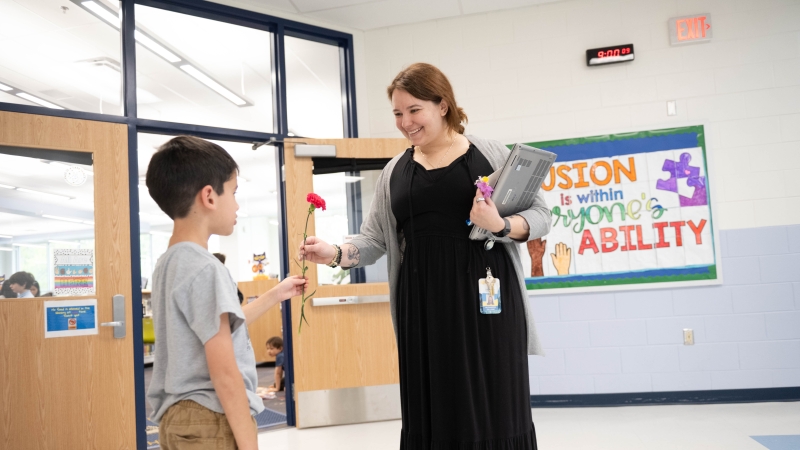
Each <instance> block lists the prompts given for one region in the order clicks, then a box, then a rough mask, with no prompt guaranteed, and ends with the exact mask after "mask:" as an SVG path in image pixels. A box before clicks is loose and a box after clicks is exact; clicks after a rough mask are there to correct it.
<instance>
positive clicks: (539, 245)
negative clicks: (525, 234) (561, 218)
mask: <svg viewBox="0 0 800 450" xmlns="http://www.w3.org/2000/svg"><path fill="white" fill-rule="evenodd" d="M546 245H547V241H545V240H544V239H542V238H539V239H534V240H532V241H528V254H529V255H531V277H534V278H535V277H543V276H544V260H543V257H544V251H545V246H546Z"/></svg>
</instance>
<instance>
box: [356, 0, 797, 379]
mask: <svg viewBox="0 0 800 450" xmlns="http://www.w3.org/2000/svg"><path fill="white" fill-rule="evenodd" d="M694 13H710V14H711V15H712V20H713V26H714V39H713V41H712V42H711V43H707V44H697V45H690V46H685V47H670V45H669V38H668V34H667V20H668V19H669V18H670V17H675V16H680V15H688V14H694ZM364 43H365V50H364V51H365V54H364V57H363V58H362V59H359V60H358V61H357V62H358V64H359V65H361V64H363V66H361V68H360V69H359V73H361V72H365V73H366V83H365V84H366V90H365V89H363V88H362V87H361V86H362V85H363V83H359V88H358V89H359V90H358V96H359V99H364V98H365V97H366V103H367V104H366V106H364V104H363V102H359V110H358V114H359V125H360V127H361V129H362V130H363V129H364V127H365V126H366V125H365V121H368V126H369V133H368V134H367V133H364V132H363V131H362V134H361V136H365V137H366V136H369V137H399V136H400V134H399V132H398V131H397V130H396V129H395V127H394V119H393V116H392V114H391V107H390V105H389V102H388V100H387V98H386V94H385V87H386V85H387V84H388V83H389V82H390V81H391V80H392V78H393V77H394V75H396V73H397V72H398V71H399V70H400V69H401V68H403V67H405V66H407V65H408V64H410V63H413V62H418V61H424V62H429V63H432V64H435V65H437V66H438V67H440V68H441V69H442V70H443V71H444V72H445V73H446V74H447V75H448V77H449V78H450V80H451V82H452V83H453V85H454V88H455V90H456V96H457V100H458V102H459V104H460V106H462V107H464V108H465V110H466V112H467V114H468V115H469V118H470V123H469V125H468V127H467V132H468V133H474V134H477V135H481V136H483V137H489V138H494V139H498V140H500V141H502V142H504V143H511V142H531V141H541V140H547V139H556V138H567V137H579V136H590V135H595V134H601V133H606V132H620V131H634V130H648V129H658V128H666V127H674V126H682V125H696V124H703V125H705V126H706V131H707V134H708V140H707V144H708V151H709V160H710V161H709V164H710V183H711V185H710V190H711V195H712V199H713V200H714V201H715V202H716V205H715V206H716V211H715V221H716V224H717V227H718V228H719V229H720V230H721V233H720V235H721V241H722V242H721V246H722V252H723V260H722V270H723V278H724V280H725V282H724V284H723V285H722V286H715V287H704V288H692V289H671V290H670V289H665V290H648V291H627V292H618V293H613V292H611V293H602V294H583V295H563V296H536V297H532V298H531V302H532V304H533V307H534V310H535V311H536V318H537V321H538V323H539V330H540V335H541V336H540V337H541V339H542V341H543V342H544V346H545V348H546V350H547V357H545V358H539V357H531V360H530V362H531V365H530V367H531V390H532V394H565V393H595V392H597V393H600V392H639V391H672V390H699V389H737V388H757V387H777V386H800V226H798V224H800V2H797V1H792V0H785V1H781V0H765V1H759V2H753V1H749V0H677V1H676V0H648V1H645V0H641V1H610V0H609V1H603V2H597V1H591V0H574V1H562V2H558V3H553V4H545V5H540V6H537V7H529V8H521V9H514V10H507V11H502V12H497V13H489V14H479V15H474V16H466V17H461V18H455V19H448V20H438V21H432V22H425V23H419V24H413V25H407V26H396V27H389V28H382V29H377V30H371V31H367V32H365V33H364ZM627 43H633V44H634V45H635V50H636V60H635V61H633V62H631V63H625V64H617V65H611V66H606V67H594V68H588V67H586V63H585V50H586V49H589V48H596V47H603V46H608V45H615V44H627ZM669 100H674V101H676V102H677V115H675V116H667V105H666V103H667V101H669ZM683 328H692V329H693V330H694V333H695V341H696V345H694V346H683V345H682V344H681V343H682V330H683Z"/></svg>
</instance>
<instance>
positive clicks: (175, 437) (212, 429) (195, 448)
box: [158, 400, 258, 450]
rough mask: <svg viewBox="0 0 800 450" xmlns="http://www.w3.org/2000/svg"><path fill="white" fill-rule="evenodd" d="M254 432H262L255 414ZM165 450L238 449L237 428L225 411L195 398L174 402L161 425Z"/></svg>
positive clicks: (159, 438)
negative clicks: (206, 405) (211, 407)
mask: <svg viewBox="0 0 800 450" xmlns="http://www.w3.org/2000/svg"><path fill="white" fill-rule="evenodd" d="M253 433H254V434H258V426H257V425H256V419H255V418H253ZM158 441H159V444H160V445H161V449H162V450H237V449H238V448H239V447H238V446H237V445H236V439H235V438H234V437H233V430H231V426H230V424H228V418H227V417H225V414H220V413H217V412H214V411H211V410H210V409H208V408H206V407H205V406H202V405H200V404H199V403H197V402H193V401H192V400H181V401H179V402H178V403H175V404H174V405H172V406H170V407H169V409H168V410H167V412H166V413H165V414H164V417H162V418H161V423H160V424H159V427H158Z"/></svg>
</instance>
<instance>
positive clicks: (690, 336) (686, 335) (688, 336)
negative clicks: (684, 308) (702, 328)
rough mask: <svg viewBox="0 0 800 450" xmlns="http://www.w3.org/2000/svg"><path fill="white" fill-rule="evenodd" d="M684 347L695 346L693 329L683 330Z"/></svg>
mask: <svg viewBox="0 0 800 450" xmlns="http://www.w3.org/2000/svg"><path fill="white" fill-rule="evenodd" d="M683 345H694V331H692V329H691V328H684V329H683Z"/></svg>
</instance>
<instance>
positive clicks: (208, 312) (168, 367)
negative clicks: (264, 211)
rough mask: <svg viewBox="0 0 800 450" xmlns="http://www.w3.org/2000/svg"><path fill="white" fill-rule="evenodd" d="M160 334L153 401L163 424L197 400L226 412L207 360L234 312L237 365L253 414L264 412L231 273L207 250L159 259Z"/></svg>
mask: <svg viewBox="0 0 800 450" xmlns="http://www.w3.org/2000/svg"><path fill="white" fill-rule="evenodd" d="M151 302H152V306H153V326H154V330H155V335H156V344H155V360H154V361H153V376H152V379H151V381H150V387H149V388H148V390H147V399H148V401H149V402H150V406H152V407H153V416H152V419H153V420H154V421H155V422H159V421H160V420H161V416H163V415H164V413H166V412H167V409H169V407H170V406H172V405H173V404H175V403H177V402H179V401H181V400H193V401H195V402H197V403H199V404H201V405H203V406H205V407H206V408H208V409H210V410H212V411H216V412H218V413H224V411H223V409H222V404H221V403H220V401H219V398H218V397H217V394H216V391H215V390H214V385H213V384H212V383H211V376H210V375H209V372H208V362H207V361H206V353H205V343H206V342H207V341H208V340H209V339H211V338H212V337H214V335H216V334H217V332H218V331H219V318H220V315H221V314H223V313H228V318H229V320H230V324H231V334H232V338H233V352H234V354H235V356H236V364H237V365H238V366H239V371H240V372H241V373H242V378H243V379H244V387H245V390H246V392H247V399H248V400H249V402H250V414H251V415H256V414H258V413H260V412H261V411H263V410H264V404H263V402H262V400H261V398H260V397H259V396H257V395H256V393H255V392H256V386H258V374H257V373H256V359H255V355H254V354H253V347H252V345H251V343H250V335H249V333H248V332H247V326H245V317H244V312H243V311H242V307H241V306H240V305H239V299H238V297H237V295H236V283H235V282H234V281H233V278H232V277H231V274H230V272H228V269H226V268H225V266H224V265H222V263H221V262H219V260H218V259H217V258H216V257H215V256H214V255H212V254H211V253H209V252H208V250H206V249H205V248H203V247H201V246H199V245H197V244H195V243H192V242H180V243H178V244H175V245H173V246H172V247H170V248H169V249H168V250H167V251H166V253H164V254H163V255H162V256H161V258H159V259H158V263H157V264H156V268H155V271H154V273H153V288H152V295H151Z"/></svg>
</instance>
